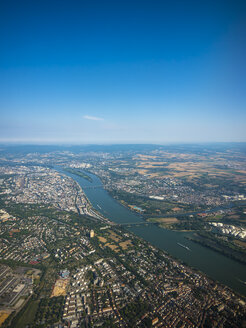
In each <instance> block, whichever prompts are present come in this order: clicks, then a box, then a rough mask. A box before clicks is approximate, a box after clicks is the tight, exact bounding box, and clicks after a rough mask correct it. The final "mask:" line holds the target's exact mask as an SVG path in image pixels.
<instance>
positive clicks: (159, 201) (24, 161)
mask: <svg viewBox="0 0 246 328" xmlns="http://www.w3.org/2000/svg"><path fill="white" fill-rule="evenodd" d="M240 147H241V146H240ZM240 147H239V146H233V147H231V146H230V145H229V146H228V145H227V146H223V147H222V148H220V149H217V148H215V149H214V148H209V147H205V146H204V147H198V148H196V147H194V148H193V147H190V148H189V147H188V148H187V147H184V146H183V147H181V146H180V147H178V146H177V147H176V148H175V147H173V148H172V147H164V146H146V147H144V146H143V145H142V146H139V147H137V146H135V147H134V146H133V145H132V146H130V145H122V146H121V147H120V146H119V147H118V148H117V147H114V146H111V147H110V146H105V147H103V146H102V147H94V148H93V147H91V148H90V147H89V146H88V147H81V148H80V147H74V148H67V149H66V148H64V149H63V148H62V147H41V146H40V147H31V146H29V147H28V146H26V147H24V146H22V147H21V146H20V147H12V148H11V147H1V148H0V246H1V247H0V326H1V327H12V328H17V327H18V328H22V327H23V328H24V327H29V328H32V327H40V328H41V327H50V328H52V327H56V328H58V327H59V328H62V327H71V328H75V327H172V328H181V327H182V328H189V327H194V328H196V327H204V328H205V327H206V328H207V327H211V328H212V327H218V328H219V327H225V328H226V327H228V328H233V327H235V328H236V327H237V328H238V327H246V303H245V302H246V301H245V297H244V296H243V295H240V294H239V293H237V292H235V291H233V290H232V289H230V288H229V287H227V286H224V285H223V284H221V283H219V282H217V281H214V280H212V279H211V278H209V277H207V276H206V275H205V274H203V273H201V272H200V271H198V270H195V269H194V268H190V267H188V266H187V265H186V264H184V263H181V262H180V261H179V260H177V259H174V258H173V257H171V256H170V255H169V254H168V253H166V252H164V251H163V250H160V249H158V248H156V247H154V246H153V245H151V244H150V243H148V242H147V241H145V240H144V239H142V238H140V237H138V236H136V235H135V234H133V233H132V232H130V231H129V230H127V227H126V228H125V227H124V226H123V225H120V224H116V223H115V222H112V221H111V220H110V219H109V218H107V217H106V216H105V215H102V214H101V213H100V211H99V210H100V208H94V207H93V206H92V204H91V202H90V201H89V199H88V198H87V196H86V193H85V190H83V189H82V188H81V186H80V185H79V184H78V183H77V182H76V181H75V180H74V179H72V178H71V177H70V176H69V175H66V174H65V173H66V172H68V173H71V174H74V175H78V176H80V177H82V178H83V179H86V180H87V181H88V183H90V180H91V176H90V174H91V173H93V174H95V175H96V176H98V177H99V178H100V179H101V181H102V182H103V185H104V187H105V189H106V190H107V191H108V193H109V194H110V195H112V196H113V197H114V198H115V199H117V200H118V201H119V202H120V203H121V204H122V205H123V206H125V207H126V208H128V209H130V210H131V211H132V212H133V213H137V214H141V217H142V218H143V219H144V220H145V221H146V223H153V224H156V225H157V226H159V227H161V228H164V229H171V230H175V231H192V232H194V233H193V234H192V236H191V237H190V238H191V239H192V240H193V241H195V242H196V243H198V244H199V245H203V246H204V247H209V248H210V249H213V250H215V251H216V252H219V253H222V254H223V255H225V256H227V257H230V258H233V259H234V260H235V261H238V262H240V263H241V264H243V265H245V264H246V224H245V223H246V202H245V200H246V197H245V196H246V190H245V189H246V188H245V186H246V184H245V183H246V174H245V173H246V166H245V159H246V155H245V149H244V148H243V150H242V149H241V148H240ZM180 246H181V247H185V246H184V245H180ZM243 283H245V282H243Z"/></svg>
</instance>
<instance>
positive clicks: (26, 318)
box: [15, 301, 39, 328]
mask: <svg viewBox="0 0 246 328" xmlns="http://www.w3.org/2000/svg"><path fill="white" fill-rule="evenodd" d="M38 304H39V301H35V302H30V303H29V306H28V307H27V309H26V310H25V312H24V313H23V315H22V316H21V317H20V318H19V320H18V322H17V323H16V325H15V327H18V328H26V327H27V326H28V324H30V323H32V322H33V321H34V319H35V315H36V312H37V309H38Z"/></svg>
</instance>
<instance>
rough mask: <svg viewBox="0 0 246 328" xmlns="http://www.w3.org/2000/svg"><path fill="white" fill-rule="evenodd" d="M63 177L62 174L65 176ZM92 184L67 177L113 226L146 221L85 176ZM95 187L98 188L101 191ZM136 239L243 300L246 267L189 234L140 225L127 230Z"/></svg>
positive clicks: (94, 180) (97, 179) (73, 176)
mask: <svg viewBox="0 0 246 328" xmlns="http://www.w3.org/2000/svg"><path fill="white" fill-rule="evenodd" d="M64 173H65V172H64ZM87 174H88V175H89V176H90V177H91V178H92V180H93V182H92V183H90V182H89V181H87V180H85V179H83V178H82V177H79V176H77V175H72V174H71V173H70V174H69V173H68V175H69V176H70V177H72V178H73V179H74V180H76V181H77V182H78V183H79V184H80V186H81V188H82V189H83V190H84V192H85V193H86V196H87V198H88V199H89V200H90V203H91V204H92V206H93V207H94V208H99V207H98V205H99V206H100V208H101V209H100V213H101V214H102V215H103V216H105V217H107V218H109V220H110V221H113V222H115V223H116V224H122V223H123V224H126V223H131V222H132V223H135V222H143V221H145V220H144V219H143V218H142V217H141V216H140V215H139V214H134V213H132V211H130V210H129V209H127V208H126V207H124V206H122V205H121V204H120V203H119V202H118V201H116V200H115V199H114V198H112V197H111V196H110V194H109V193H108V192H107V191H106V190H105V189H104V188H103V185H102V182H101V181H100V179H99V178H98V177H97V176H95V175H93V174H89V173H87ZM88 186H96V187H97V188H87V187H88ZM98 186H101V187H100V188H99V187H98ZM127 230H130V231H131V232H132V233H134V234H135V235H137V236H139V237H141V238H143V239H144V240H146V241H148V242H150V244H152V245H154V246H155V247H158V248H160V249H162V250H164V251H165V252H167V253H168V254H170V255H171V256H173V257H174V258H177V259H178V260H180V261H182V262H183V263H186V264H187V265H189V266H190V267H193V268H196V269H198V270H199V271H201V272H203V273H205V274H207V275H208V276H209V277H211V278H212V279H214V280H216V281H219V282H220V283H222V284H225V285H227V286H229V287H231V288H232V289H234V290H235V291H236V292H238V293H240V294H242V295H244V296H246V285H243V284H242V283H240V281H239V280H238V279H240V280H241V281H244V280H245V276H246V266H245V265H244V264H241V263H238V262H236V261H234V260H233V259H231V258H227V257H225V256H223V255H222V254H220V253H218V252H216V251H214V250H212V249H209V248H207V247H204V246H202V245H200V244H198V243H195V242H193V241H191V240H188V239H187V238H186V237H191V234H192V233H189V232H181V231H179V232H175V231H171V230H167V229H164V228H159V227H158V226H157V225H155V224H153V225H148V226H145V225H143V224H141V225H139V226H137V225H136V226H131V227H130V228H127ZM178 243H180V244H183V245H185V246H187V247H189V248H190V250H191V251H187V250H186V249H184V248H183V247H180V246H179V245H178Z"/></svg>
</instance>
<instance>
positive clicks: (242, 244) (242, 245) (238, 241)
mask: <svg viewBox="0 0 246 328" xmlns="http://www.w3.org/2000/svg"><path fill="white" fill-rule="evenodd" d="M234 243H235V244H236V245H238V246H241V247H243V248H244V249H246V242H245V241H241V240H234Z"/></svg>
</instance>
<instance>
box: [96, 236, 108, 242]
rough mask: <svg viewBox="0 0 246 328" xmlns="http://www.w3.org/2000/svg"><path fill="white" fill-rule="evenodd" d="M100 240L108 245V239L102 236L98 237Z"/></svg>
mask: <svg viewBox="0 0 246 328" xmlns="http://www.w3.org/2000/svg"><path fill="white" fill-rule="evenodd" d="M98 239H99V240H100V241H101V242H102V243H106V242H107V239H106V238H104V237H101V236H98Z"/></svg>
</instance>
